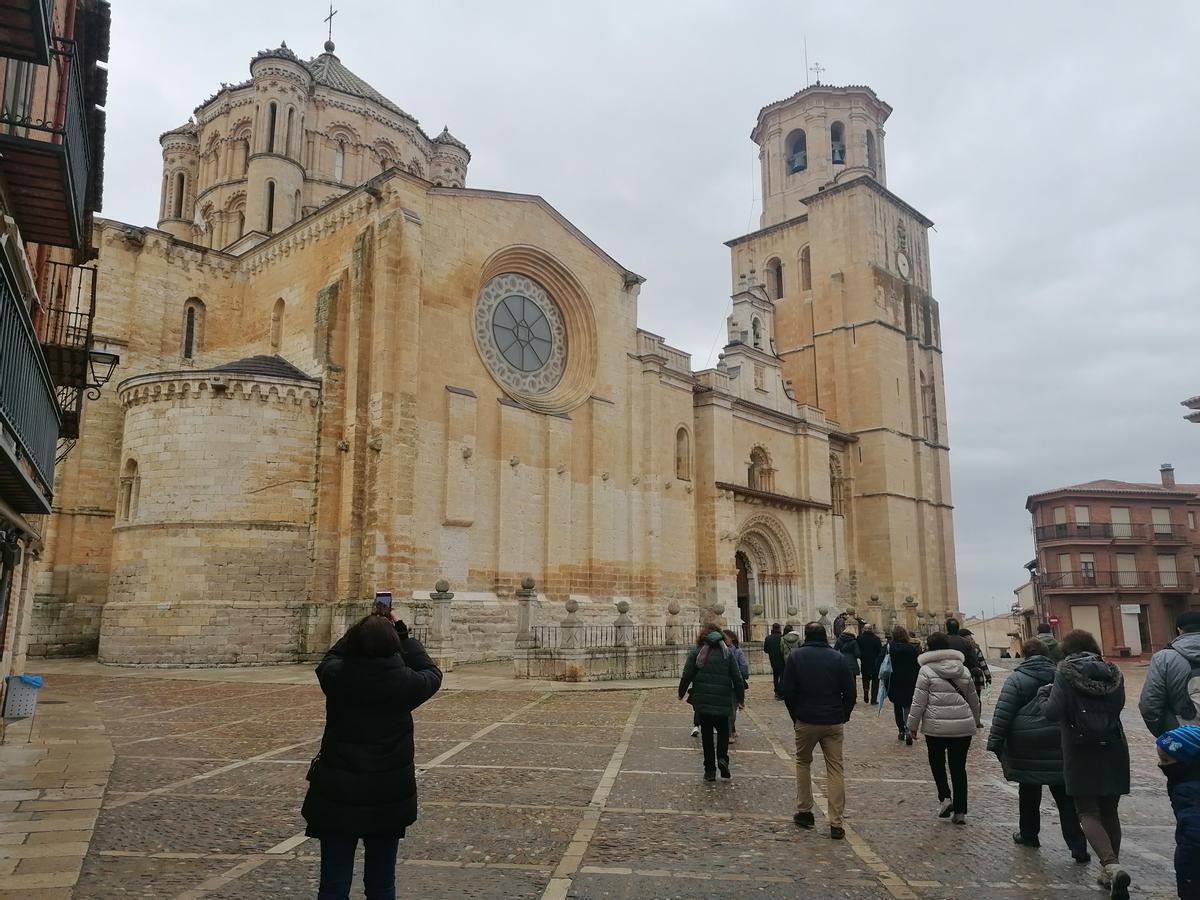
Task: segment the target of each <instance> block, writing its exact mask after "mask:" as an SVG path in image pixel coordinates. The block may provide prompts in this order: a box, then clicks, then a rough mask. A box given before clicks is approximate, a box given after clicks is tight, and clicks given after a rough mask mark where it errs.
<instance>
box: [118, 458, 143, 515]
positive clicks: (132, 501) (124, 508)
mask: <svg viewBox="0 0 1200 900" xmlns="http://www.w3.org/2000/svg"><path fill="white" fill-rule="evenodd" d="M140 490H141V478H140V477H139V476H138V464H137V460H135V459H129V460H126V461H125V467H124V468H123V469H122V470H121V499H120V507H119V511H120V519H121V521H122V522H129V521H132V520H133V519H135V518H137V505H138V494H139V493H140Z"/></svg>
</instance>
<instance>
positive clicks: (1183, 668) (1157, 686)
mask: <svg viewBox="0 0 1200 900" xmlns="http://www.w3.org/2000/svg"><path fill="white" fill-rule="evenodd" d="M1193 672H1195V673H1197V676H1200V632H1192V633H1190V634H1181V635H1180V636H1179V637H1177V638H1175V640H1173V641H1171V643H1170V644H1168V645H1167V646H1166V647H1165V648H1164V649H1162V650H1159V651H1158V652H1157V653H1155V654H1154V657H1153V658H1152V659H1151V660H1150V671H1149V672H1147V673H1146V684H1145V685H1144V686H1143V687H1142V696H1141V698H1140V699H1139V700H1138V711H1139V712H1140V713H1141V714H1142V721H1144V722H1145V723H1146V727H1147V728H1149V729H1150V733H1151V734H1153V735H1154V736H1155V737H1158V736H1159V735H1160V734H1162V733H1163V732H1165V731H1170V730H1171V729H1172V728H1178V727H1179V726H1180V725H1182V724H1187V725H1194V724H1198V722H1197V719H1198V718H1200V711H1198V710H1197V709H1196V708H1195V706H1194V705H1193V704H1192V701H1191V699H1190V698H1189V696H1188V682H1189V681H1191V679H1192V678H1193V674H1192V673H1193Z"/></svg>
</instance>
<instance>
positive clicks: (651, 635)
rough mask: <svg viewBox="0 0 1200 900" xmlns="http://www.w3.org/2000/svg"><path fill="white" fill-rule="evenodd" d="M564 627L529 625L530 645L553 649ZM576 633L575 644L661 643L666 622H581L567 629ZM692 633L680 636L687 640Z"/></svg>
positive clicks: (605, 645)
mask: <svg viewBox="0 0 1200 900" xmlns="http://www.w3.org/2000/svg"><path fill="white" fill-rule="evenodd" d="M564 632H568V629H564V628H563V627H562V626H560V625H538V626H535V627H534V628H533V629H532V637H533V646H534V647H539V648H545V649H556V648H559V647H561V646H562V638H563V634H564ZM570 632H571V633H573V634H575V636H576V640H575V646H576V647H578V648H581V649H582V648H587V647H660V646H663V645H665V644H666V642H667V627H666V626H665V625H580V626H579V627H578V628H577V629H570ZM691 637H694V635H689V636H686V637H681V638H680V640H681V641H686V642H690V638H691Z"/></svg>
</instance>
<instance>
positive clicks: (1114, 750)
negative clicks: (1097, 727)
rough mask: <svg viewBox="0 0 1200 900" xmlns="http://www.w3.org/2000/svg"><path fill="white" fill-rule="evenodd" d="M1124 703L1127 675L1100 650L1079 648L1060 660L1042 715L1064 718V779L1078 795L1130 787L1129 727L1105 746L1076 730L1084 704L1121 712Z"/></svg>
mask: <svg viewBox="0 0 1200 900" xmlns="http://www.w3.org/2000/svg"><path fill="white" fill-rule="evenodd" d="M1043 690H1044V689H1043ZM1124 707H1125V677H1124V676H1123V675H1122V674H1121V670H1120V669H1118V668H1117V667H1116V666H1114V665H1113V664H1112V663H1110V662H1106V661H1104V660H1102V659H1101V658H1100V657H1099V656H1097V655H1096V654H1094V653H1073V654H1071V655H1070V656H1068V657H1066V658H1065V659H1064V660H1063V661H1062V662H1061V663H1059V664H1058V671H1057V672H1055V675H1054V686H1053V688H1052V689H1051V690H1050V699H1049V700H1047V701H1046V704H1045V706H1043V707H1042V715H1044V716H1045V717H1046V718H1047V719H1049V720H1050V721H1051V722H1059V723H1061V724H1060V728H1061V731H1060V735H1061V738H1062V755H1063V781H1064V783H1065V784H1066V786H1067V793H1068V794H1070V795H1071V796H1072V797H1086V796H1089V795H1091V796H1097V797H1105V796H1114V795H1118V794H1128V793H1129V746H1128V744H1126V743H1125V732H1124V729H1121V730H1120V731H1119V733H1118V736H1117V739H1116V740H1112V741H1109V742H1108V743H1107V744H1105V745H1103V746H1100V745H1094V744H1081V743H1080V742H1079V741H1078V740H1076V739H1075V737H1074V735H1073V734H1072V733H1071V723H1072V722H1074V721H1075V716H1076V714H1077V712H1078V711H1079V710H1080V709H1091V710H1096V709H1099V710H1107V711H1108V712H1109V713H1110V714H1111V715H1114V716H1116V715H1119V714H1120V712H1121V710H1122V709H1124Z"/></svg>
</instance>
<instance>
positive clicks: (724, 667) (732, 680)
mask: <svg viewBox="0 0 1200 900" xmlns="http://www.w3.org/2000/svg"><path fill="white" fill-rule="evenodd" d="M708 646H709V647H710V648H711V649H710V650H709V651H708V654H707V655H706V656H705V659H704V665H703V666H701V665H700V651H701V649H702V648H701V647H693V648H692V649H691V650H689V651H688V655H687V660H686V661H685V662H684V664H683V675H682V676H681V677H680V679H679V698H680V699H681V700H682V699H683V697H684V696H685V695H686V694H687V691H688V688H689V687H690V688H691V690H692V696H691V703H692V708H693V709H695V710H696V712H698V713H700V714H701V715H706V716H731V715H733V713H734V707H735V706H738V705H740V704H741V703H743V702H744V701H745V699H746V679H744V678H743V677H742V669H741V666H739V665H738V659H737V654H736V653H735V652H734V651H733V648H732V647H730V646H729V645H728V644H726V643H725V642H724V641H716V642H714V643H709V644H708Z"/></svg>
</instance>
